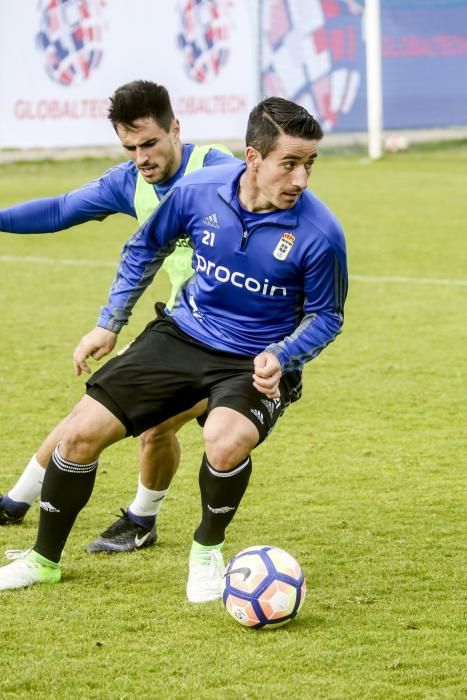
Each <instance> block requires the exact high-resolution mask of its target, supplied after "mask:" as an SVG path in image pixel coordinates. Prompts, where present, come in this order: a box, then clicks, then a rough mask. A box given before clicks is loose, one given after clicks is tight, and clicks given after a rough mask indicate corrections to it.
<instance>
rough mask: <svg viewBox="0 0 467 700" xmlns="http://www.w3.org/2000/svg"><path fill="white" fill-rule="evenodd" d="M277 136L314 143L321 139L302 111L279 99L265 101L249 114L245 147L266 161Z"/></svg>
mask: <svg viewBox="0 0 467 700" xmlns="http://www.w3.org/2000/svg"><path fill="white" fill-rule="evenodd" d="M280 134H287V135H288V136H297V137H299V138H302V139H310V140H312V139H315V140H316V141H319V140H320V139H322V138H323V131H322V129H321V126H320V124H319V122H318V121H317V120H316V119H315V118H314V117H312V116H311V114H310V113H309V112H307V110H306V109H305V108H304V107H301V106H300V105H298V104H296V103H295V102H291V101H290V100H285V99H284V98H283V97H266V98H265V99H264V100H261V102H259V103H258V104H257V105H256V107H253V109H252V110H251V112H250V117H249V119H248V126H247V130H246V145H247V146H253V148H256V150H257V151H259V152H260V154H261V156H262V157H263V158H266V156H267V155H268V154H269V153H270V152H271V151H273V150H274V147H275V145H276V141H277V139H278V138H279V136H280Z"/></svg>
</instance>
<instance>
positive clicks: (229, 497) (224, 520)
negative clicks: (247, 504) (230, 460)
mask: <svg viewBox="0 0 467 700" xmlns="http://www.w3.org/2000/svg"><path fill="white" fill-rule="evenodd" d="M251 470H252V463H251V457H246V459H244V460H243V462H241V463H240V464H237V466H236V467H234V468H233V469H231V470H230V471H228V472H220V471H218V470H217V469H214V467H212V466H211V465H210V464H209V462H208V460H207V458H206V455H203V461H202V462H201V467H200V470H199V488H200V491H201V506H202V509H203V515H202V518H201V522H200V524H199V526H198V528H197V529H196V530H195V534H194V539H195V541H196V542H198V544H202V545H205V546H209V545H214V544H219V543H220V542H223V541H224V539H225V529H226V527H227V525H229V523H230V521H231V520H232V518H233V517H234V515H235V513H236V510H237V508H238V506H239V505H240V501H241V500H242V498H243V494H244V493H245V491H246V488H247V486H248V481H249V480H250V475H251Z"/></svg>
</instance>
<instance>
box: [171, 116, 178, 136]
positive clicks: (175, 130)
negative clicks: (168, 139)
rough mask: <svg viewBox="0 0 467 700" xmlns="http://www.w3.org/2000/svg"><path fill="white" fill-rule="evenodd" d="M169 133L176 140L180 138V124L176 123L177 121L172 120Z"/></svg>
mask: <svg viewBox="0 0 467 700" xmlns="http://www.w3.org/2000/svg"><path fill="white" fill-rule="evenodd" d="M170 131H171V133H172V136H174V137H175V138H176V139H179V138H180V122H179V121H178V119H175V118H174V119H172V124H171V125H170Z"/></svg>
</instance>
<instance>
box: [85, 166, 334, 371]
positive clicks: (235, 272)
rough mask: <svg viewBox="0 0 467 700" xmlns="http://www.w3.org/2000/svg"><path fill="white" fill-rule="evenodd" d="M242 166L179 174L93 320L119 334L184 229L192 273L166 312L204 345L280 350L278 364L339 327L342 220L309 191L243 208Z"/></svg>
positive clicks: (301, 358)
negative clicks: (265, 207)
mask: <svg viewBox="0 0 467 700" xmlns="http://www.w3.org/2000/svg"><path fill="white" fill-rule="evenodd" d="M244 170H245V164H244V163H242V164H238V162H237V163H235V164H233V165H223V166H214V167H212V168H203V169H202V170H199V171H197V172H196V173H192V174H191V175H188V176H186V177H185V178H183V179H182V180H180V181H179V182H177V184H176V185H175V186H174V187H173V189H172V190H171V191H170V192H169V193H168V194H167V196H166V198H165V200H164V201H163V202H162V203H161V205H160V206H159V208H158V209H157V210H156V211H155V212H154V214H153V215H152V216H151V217H150V219H148V221H147V222H146V223H145V225H144V226H142V227H141V228H140V229H139V230H138V231H137V232H136V233H135V234H134V236H132V238H130V239H129V241H128V242H127V243H126V245H125V247H124V249H123V252H122V257H121V261H120V265H119V269H118V273H117V276H116V278H115V280H114V284H113V285H112V289H111V292H110V297H109V301H108V304H107V306H105V307H103V308H102V310H101V315H100V318H99V321H98V325H99V326H102V327H104V328H108V329H110V330H113V331H116V332H118V331H119V330H120V329H121V327H122V325H123V324H124V323H126V322H127V320H128V317H129V315H130V314H131V310H132V308H133V306H134V304H135V303H136V301H137V299H138V298H139V296H140V295H141V294H142V292H143V291H144V289H145V288H146V287H147V286H148V285H149V284H150V282H151V281H152V279H153V277H154V274H155V273H156V272H157V270H158V269H159V268H160V266H161V264H162V262H163V259H164V256H165V255H167V254H168V253H169V252H170V250H172V249H173V246H174V245H175V241H176V239H177V238H178V237H180V236H183V235H184V234H185V232H186V233H187V234H188V235H189V237H190V238H191V241H192V245H193V248H194V252H193V262H192V265H193V275H192V277H190V278H189V279H188V280H187V281H186V282H185V284H184V285H182V287H181V288H180V290H179V292H178V294H177V297H176V300H175V304H174V305H173V307H172V309H171V310H170V312H169V313H170V315H171V317H172V318H173V319H174V321H175V322H176V324H177V325H178V326H179V327H180V328H181V329H182V330H183V331H185V332H186V333H188V334H189V335H191V336H192V337H193V338H195V339H197V340H199V341H201V342H203V343H205V344H206V345H208V346H210V347H213V348H217V349H219V350H225V351H229V352H234V353H239V354H246V355H253V356H254V355H257V354H258V353H260V352H262V351H263V350H268V351H270V352H273V353H274V354H276V355H277V357H278V359H279V361H280V363H281V367H282V370H283V371H289V370H291V369H295V368H299V367H301V366H302V365H303V363H304V362H306V361H308V360H311V359H312V358H313V357H316V355H318V353H319V352H320V351H321V350H322V349H323V348H324V347H326V345H328V343H330V342H331V341H332V340H333V339H334V338H335V337H336V335H337V334H338V333H339V332H340V331H341V327H342V323H343V309H344V301H345V298H346V294H347V263H346V250H345V240H344V235H343V232H342V229H341V226H340V224H339V222H338V221H337V219H336V217H335V216H334V215H333V214H332V213H331V212H330V211H329V209H328V208H327V207H326V206H325V205H324V204H323V203H322V202H321V201H320V200H319V199H318V197H316V196H315V195H314V194H312V193H311V192H309V191H306V192H304V193H303V194H302V195H301V196H300V197H299V199H298V201H297V202H296V203H295V205H294V206H293V207H292V208H290V209H285V210H276V211H274V212H271V213H266V214H264V213H252V212H247V211H245V210H244V209H243V208H242V207H241V205H240V203H239V201H238V197H237V190H238V185H239V179H240V177H241V175H242V174H243V172H244Z"/></svg>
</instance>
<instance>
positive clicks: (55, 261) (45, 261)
mask: <svg viewBox="0 0 467 700" xmlns="http://www.w3.org/2000/svg"><path fill="white" fill-rule="evenodd" d="M11 262H12V263H30V264H33V265H72V266H75V267H105V268H113V269H114V270H116V269H117V261H115V262H109V261H101V260H82V259H81V260H80V259H76V258H75V259H74V258H43V257H35V256H29V255H26V256H20V255H0V263H11ZM350 279H351V280H352V281H356V282H377V283H378V282H394V283H398V284H427V285H444V286H447V287H467V280H456V279H443V278H435V277H400V276H390V275H381V276H378V275H350Z"/></svg>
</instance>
